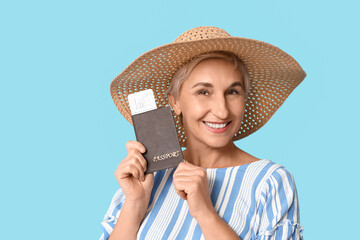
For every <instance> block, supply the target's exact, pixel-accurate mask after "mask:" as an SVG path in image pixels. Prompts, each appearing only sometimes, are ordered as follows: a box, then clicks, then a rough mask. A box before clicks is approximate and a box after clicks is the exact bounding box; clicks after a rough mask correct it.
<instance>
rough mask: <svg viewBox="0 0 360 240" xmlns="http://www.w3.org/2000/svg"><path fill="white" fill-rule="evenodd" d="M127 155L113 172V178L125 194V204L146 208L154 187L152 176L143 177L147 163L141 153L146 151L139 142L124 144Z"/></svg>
mask: <svg viewBox="0 0 360 240" xmlns="http://www.w3.org/2000/svg"><path fill="white" fill-rule="evenodd" d="M126 150H127V152H128V155H127V156H126V157H125V158H124V159H123V160H122V161H121V163H120V164H119V166H118V168H117V169H116V171H115V177H116V180H117V181H118V183H119V185H120V187H121V189H122V190H123V192H124V194H125V200H126V201H127V202H130V201H131V202H137V203H143V204H144V206H145V207H147V205H148V203H149V199H150V193H151V190H152V187H153V185H154V174H152V173H151V174H147V175H145V174H144V173H145V171H146V168H147V162H146V160H145V158H144V157H143V155H142V154H141V153H145V151H146V149H145V147H144V145H142V144H141V143H140V142H136V141H129V142H127V143H126Z"/></svg>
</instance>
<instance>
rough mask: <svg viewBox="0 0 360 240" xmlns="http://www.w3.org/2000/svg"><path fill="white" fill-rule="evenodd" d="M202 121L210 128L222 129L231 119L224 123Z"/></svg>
mask: <svg viewBox="0 0 360 240" xmlns="http://www.w3.org/2000/svg"><path fill="white" fill-rule="evenodd" d="M203 123H204V124H205V125H206V126H207V127H210V128H213V129H224V128H226V127H227V126H228V125H229V124H230V123H231V121H230V122H226V123H213V122H205V121H203Z"/></svg>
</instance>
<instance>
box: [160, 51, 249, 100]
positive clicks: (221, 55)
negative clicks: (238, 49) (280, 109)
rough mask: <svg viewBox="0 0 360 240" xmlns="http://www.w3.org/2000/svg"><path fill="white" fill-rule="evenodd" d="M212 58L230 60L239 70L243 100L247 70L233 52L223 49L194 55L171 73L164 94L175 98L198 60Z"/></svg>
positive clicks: (247, 87)
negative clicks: (170, 78)
mask: <svg viewBox="0 0 360 240" xmlns="http://www.w3.org/2000/svg"><path fill="white" fill-rule="evenodd" d="M213 58H216V59H223V60H226V61H229V62H232V63H233V64H234V69H235V70H237V71H239V73H240V76H241V83H242V88H243V90H244V91H245V101H246V100H247V98H248V96H249V91H250V80H249V73H248V70H247V68H246V67H245V65H244V64H243V63H242V61H241V60H240V59H239V58H238V57H237V56H235V55H234V54H233V53H229V52H223V51H217V52H209V53H203V54H200V55H198V56H196V57H194V58H193V59H192V60H191V61H190V62H188V63H186V64H185V65H183V66H181V67H180V68H179V69H178V70H177V71H176V72H175V74H174V75H173V77H172V80H171V83H170V86H169V88H168V89H167V91H166V96H167V95H173V96H174V97H175V98H177V97H178V96H179V94H180V89H181V85H182V84H183V82H184V81H185V80H186V79H187V78H188V77H189V76H190V74H191V72H192V71H193V70H194V68H195V67H196V66H197V65H198V64H199V63H200V62H202V61H204V60H206V59H213Z"/></svg>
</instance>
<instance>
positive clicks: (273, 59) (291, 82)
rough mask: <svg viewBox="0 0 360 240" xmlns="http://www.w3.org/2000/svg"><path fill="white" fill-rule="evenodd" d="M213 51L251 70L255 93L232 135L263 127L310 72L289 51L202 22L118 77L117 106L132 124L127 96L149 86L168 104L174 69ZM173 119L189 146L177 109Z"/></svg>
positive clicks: (115, 81) (115, 88)
mask: <svg viewBox="0 0 360 240" xmlns="http://www.w3.org/2000/svg"><path fill="white" fill-rule="evenodd" d="M213 51H226V52H231V53H233V54H235V55H236V56H237V57H238V58H240V59H241V60H242V62H243V63H244V64H245V66H246V68H247V69H248V72H249V78H250V93H249V97H248V99H247V102H246V105H245V115H244V118H243V120H242V123H241V126H240V129H239V131H238V133H236V134H235V136H234V138H233V140H238V139H241V138H244V137H246V136H248V135H250V134H252V133H254V132H255V131H257V130H258V129H259V128H261V127H262V126H263V125H264V124H265V123H266V122H267V121H268V120H269V119H270V118H271V117H272V115H273V114H274V113H275V112H276V111H277V109H278V108H279V107H280V106H281V105H282V104H283V102H284V101H285V100H286V98H287V97H288V96H289V94H290V93H291V92H292V91H293V90H294V89H295V88H296V87H297V86H298V85H299V84H300V83H301V82H302V80H303V79H304V78H305V76H306V74H305V72H304V71H303V69H302V68H301V66H300V65H299V64H298V63H297V62H296V61H295V60H294V59H293V58H292V57H291V56H290V55H288V54H287V53H285V52H284V51H282V50H281V49H279V48H277V47H275V46H273V45H271V44H268V43H265V42H262V41H258V40H254V39H247V38H241V37H232V36H230V35H229V34H228V33H227V32H225V31H224V30H222V29H220V28H216V27H197V28H193V29H191V30H189V31H187V32H185V33H183V34H182V35H180V36H179V37H178V38H177V39H176V40H175V41H174V42H173V43H170V44H166V45H163V46H160V47H157V48H154V49H152V50H150V51H148V52H146V53H144V54H142V55H141V56H139V57H138V58H137V59H135V60H134V61H133V62H132V63H131V64H130V65H129V66H128V67H127V68H126V69H125V70H124V71H123V72H122V73H120V74H119V75H118V76H117V77H115V78H114V79H113V81H112V83H111V86H110V91H111V96H112V98H113V100H114V102H115V105H116V107H117V108H118V110H119V111H120V112H121V114H122V115H123V116H124V117H125V118H126V119H127V120H128V121H129V122H130V123H131V124H132V120H131V112H130V108H129V103H128V99H127V96H128V95H129V94H131V93H135V92H138V91H142V90H146V89H149V88H151V89H153V91H154V95H155V100H156V104H157V107H164V106H166V105H168V101H167V97H166V94H165V92H166V90H167V89H168V87H169V85H170V82H171V79H172V76H173V75H174V73H175V72H176V71H177V70H178V69H179V68H180V67H181V66H183V65H184V64H186V63H187V62H189V61H191V59H193V58H194V57H195V56H197V55H200V54H202V53H207V52H213ZM173 114H174V113H173ZM174 119H175V124H176V127H177V132H178V137H179V141H180V145H181V146H182V147H185V146H186V136H185V130H184V128H183V125H182V124H181V120H180V117H179V116H177V115H176V114H174ZM149 127H151V126H149Z"/></svg>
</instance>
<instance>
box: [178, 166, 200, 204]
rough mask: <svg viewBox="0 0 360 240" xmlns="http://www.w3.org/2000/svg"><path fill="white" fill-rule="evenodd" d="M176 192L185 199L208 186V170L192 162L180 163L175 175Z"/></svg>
mask: <svg viewBox="0 0 360 240" xmlns="http://www.w3.org/2000/svg"><path fill="white" fill-rule="evenodd" d="M173 183H174V187H175V191H176V193H177V194H178V195H179V196H180V197H181V198H182V199H184V200H187V198H188V195H189V194H192V193H195V192H199V191H200V190H201V189H200V188H202V187H207V184H206V183H207V177H206V170H205V169H203V168H201V167H197V166H195V165H192V164H190V163H180V164H179V165H178V167H177V169H176V171H175V173H174V175H173Z"/></svg>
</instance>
